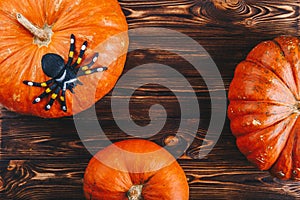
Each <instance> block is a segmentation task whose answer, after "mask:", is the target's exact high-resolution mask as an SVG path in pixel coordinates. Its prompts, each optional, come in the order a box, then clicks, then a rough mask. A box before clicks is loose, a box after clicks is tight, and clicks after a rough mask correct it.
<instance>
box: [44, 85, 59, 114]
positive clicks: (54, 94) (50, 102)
mask: <svg viewBox="0 0 300 200" xmlns="http://www.w3.org/2000/svg"><path fill="white" fill-rule="evenodd" d="M60 90H61V87H60V86H58V87H57V88H56V89H55V90H54V92H53V93H52V95H51V98H50V100H49V102H48V104H47V105H46V106H45V110H50V109H51V107H52V105H53V103H54V101H55V99H56V98H57V96H58V93H59V91H60Z"/></svg>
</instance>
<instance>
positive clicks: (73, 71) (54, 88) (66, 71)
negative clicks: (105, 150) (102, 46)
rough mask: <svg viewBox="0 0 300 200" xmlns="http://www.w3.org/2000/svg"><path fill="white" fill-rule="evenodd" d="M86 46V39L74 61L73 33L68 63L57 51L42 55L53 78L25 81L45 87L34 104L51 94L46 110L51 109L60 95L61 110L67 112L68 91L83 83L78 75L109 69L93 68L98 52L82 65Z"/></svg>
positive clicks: (30, 84)
mask: <svg viewBox="0 0 300 200" xmlns="http://www.w3.org/2000/svg"><path fill="white" fill-rule="evenodd" d="M86 48H87V42H86V41H85V42H84V43H83V44H82V46H81V49H80V52H79V55H78V58H77V60H76V61H75V62H74V63H73V58H74V51H75V36H74V35H73V34H72V35H71V40H70V50H69V58H68V61H67V63H65V61H64V59H63V58H62V57H61V56H60V55H58V54H55V53H47V54H45V55H44V56H43V57H42V60H41V63H42V70H43V72H44V73H45V74H46V75H47V76H48V77H50V78H51V79H50V80H47V81H45V82H32V81H27V80H26V81H23V83H24V84H26V85H28V86H35V87H43V88H45V91H44V92H43V93H41V94H40V95H39V96H38V97H36V98H35V99H34V100H33V102H32V103H33V104H36V103H39V102H40V101H41V100H42V99H43V98H45V97H47V96H50V100H49V101H48V103H47V105H46V106H45V110H50V109H51V107H52V105H53V103H54V101H55V100H56V99H57V97H58V96H59V102H60V103H61V110H63V111H65V112H66V111H67V106H66V96H65V95H66V91H67V90H70V91H71V92H72V93H74V91H73V88H74V87H76V85H77V84H80V85H82V83H81V82H80V81H79V80H78V77H79V76H84V75H88V74H93V73H95V72H102V71H105V70H107V68H106V67H96V68H91V67H92V65H94V63H95V62H96V61H97V58H98V53H95V54H94V56H93V59H92V60H91V61H90V63H89V64H87V65H84V66H80V64H81V62H82V59H83V56H84V52H85V50H86Z"/></svg>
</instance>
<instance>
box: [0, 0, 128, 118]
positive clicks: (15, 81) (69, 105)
mask: <svg viewBox="0 0 300 200" xmlns="http://www.w3.org/2000/svg"><path fill="white" fill-rule="evenodd" d="M0 10H1V12H0V27H1V28H0V36H1V38H0V103H1V104H2V105H4V106H5V107H6V108H8V109H9V110H12V111H15V112H18V113H22V114H28V115H35V116H40V117H45V118H57V117H63V116H70V115H73V114H76V113H78V112H81V111H83V110H85V109H87V108H89V107H90V106H92V105H93V104H94V103H95V102H96V101H98V100H99V99H101V98H102V97H103V96H104V95H105V94H107V93H108V92H109V91H110V90H111V89H112V88H113V86H114V85H115V83H116V81H117V79H118V77H119V76H120V74H121V72H122V70H123V67H124V63H125V59H126V51H127V47H128V36H127V34H126V31H127V28H128V27H127V23H126V19H125V16H124V14H123V12H122V10H121V8H120V5H119V3H118V1H117V0H109V1H106V0H76V1H74V0H54V1H53V0H45V1H39V0H22V1H17V0H10V1H1V2H0ZM122 33H124V34H122ZM117 35H120V36H117ZM75 41H76V42H75ZM71 44H72V45H71ZM45 55H47V56H45ZM70 58H73V60H71V59H70ZM77 58H78V59H77ZM73 64H74V65H73ZM77 64H78V65H77ZM89 64H90V65H89ZM67 65H68V66H69V68H68V67H67ZM75 65H77V66H75ZM85 65H89V66H85ZM89 67H90V69H89ZM67 68H68V69H69V70H68V71H67V72H68V73H67V74H64V72H65V71H64V70H65V69H67ZM74 68H76V70H78V69H79V72H78V73H81V75H82V76H81V77H79V78H78V79H77V78H76V72H77V71H76V70H74ZM72 70H73V71H74V73H73V72H72V73H73V74H72V73H71V71H72ZM96 72H97V73H96ZM70 74H71V75H70ZM74 74H75V75H74ZM87 74H90V75H87ZM83 75H84V76H83ZM51 79H53V82H51V81H50V80H51ZM76 79H77V80H76ZM60 80H64V83H61V82H62V81H61V82H55V81H60ZM23 82H24V83H25V84H24V83H23ZM54 84H57V85H54ZM53 85H54V86H53ZM29 86H36V87H29ZM57 86H59V87H60V88H57ZM63 89H64V90H63ZM72 91H73V93H72ZM91 91H92V92H93V93H92V92H91ZM91 93H92V94H91ZM41 94H42V95H41ZM90 99H92V100H90ZM33 103H35V104H34V105H33Z"/></svg>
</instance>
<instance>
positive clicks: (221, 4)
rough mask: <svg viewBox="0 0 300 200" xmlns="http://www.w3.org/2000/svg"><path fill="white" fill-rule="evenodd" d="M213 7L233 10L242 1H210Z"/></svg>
mask: <svg viewBox="0 0 300 200" xmlns="http://www.w3.org/2000/svg"><path fill="white" fill-rule="evenodd" d="M212 3H213V4H214V6H215V7H216V8H218V9H220V10H233V9H235V8H236V7H239V5H240V4H241V3H242V0H212Z"/></svg>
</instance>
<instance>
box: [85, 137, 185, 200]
mask: <svg viewBox="0 0 300 200" xmlns="http://www.w3.org/2000/svg"><path fill="white" fill-rule="evenodd" d="M83 189H84V193H85V197H86V199H93V200H121V199H124V200H125V199H128V200H138V199H145V200H157V199H161V200H174V199H176V200H187V199H188V198H189V187H188V183H187V180H186V176H185V173H184V171H183V170H182V168H181V167H180V165H179V164H178V163H177V161H176V160H175V159H174V157H173V156H172V155H171V154H170V153H169V152H168V151H166V150H165V149H164V148H162V147H161V146H159V145H157V144H155V143H153V142H150V141H147V140H142V139H133V140H125V141H121V142H116V143H115V144H112V145H110V146H108V147H106V148H105V149H103V150H101V151H99V152H98V153H97V154H96V155H95V156H94V157H93V158H92V159H91V160H90V162H89V164H88V166H87V168H86V171H85V175H84V186H83Z"/></svg>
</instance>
